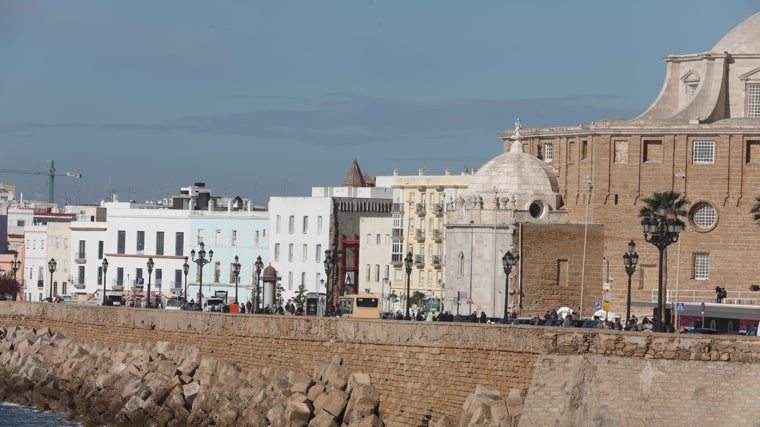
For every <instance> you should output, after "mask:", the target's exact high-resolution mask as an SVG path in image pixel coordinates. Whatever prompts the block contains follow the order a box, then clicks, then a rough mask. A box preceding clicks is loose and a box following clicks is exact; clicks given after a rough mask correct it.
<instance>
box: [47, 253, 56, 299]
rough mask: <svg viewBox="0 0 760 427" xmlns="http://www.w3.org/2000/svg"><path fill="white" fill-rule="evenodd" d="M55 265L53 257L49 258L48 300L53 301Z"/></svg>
mask: <svg viewBox="0 0 760 427" xmlns="http://www.w3.org/2000/svg"><path fill="white" fill-rule="evenodd" d="M56 266H58V263H57V262H55V258H50V261H48V271H49V272H50V302H53V273H55V268H56Z"/></svg>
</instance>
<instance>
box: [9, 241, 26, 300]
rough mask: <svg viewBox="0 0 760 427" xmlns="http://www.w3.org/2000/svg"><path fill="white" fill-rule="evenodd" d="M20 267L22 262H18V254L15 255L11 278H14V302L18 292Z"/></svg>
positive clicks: (12, 262)
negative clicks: (17, 280)
mask: <svg viewBox="0 0 760 427" xmlns="http://www.w3.org/2000/svg"><path fill="white" fill-rule="evenodd" d="M19 267H21V261H19V260H18V252H16V253H14V254H13V261H11V277H12V278H13V301H16V291H17V290H18V283H17V282H16V272H17V271H18V269H19ZM22 299H23V298H22Z"/></svg>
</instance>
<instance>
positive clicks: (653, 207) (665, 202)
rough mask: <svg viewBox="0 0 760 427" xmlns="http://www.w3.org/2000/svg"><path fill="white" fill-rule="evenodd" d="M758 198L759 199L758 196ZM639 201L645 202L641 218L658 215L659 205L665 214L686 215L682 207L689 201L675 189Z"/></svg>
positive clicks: (640, 211) (640, 213) (640, 212)
mask: <svg viewBox="0 0 760 427" xmlns="http://www.w3.org/2000/svg"><path fill="white" fill-rule="evenodd" d="M758 199H760V197H759V198H758ZM641 201H642V202H644V204H645V205H644V206H643V207H642V208H641V209H640V210H639V217H641V218H654V217H657V216H659V215H660V213H659V211H660V207H664V208H665V214H666V215H671V216H675V217H679V216H686V214H687V212H686V210H685V209H684V208H685V207H686V206H687V205H688V204H689V203H690V202H689V201H688V200H686V198H684V197H683V196H682V195H681V193H679V192H677V191H665V192H662V193H654V194H652V197H646V198H644V199H642V200H641ZM759 202H760V200H759ZM755 219H757V218H755Z"/></svg>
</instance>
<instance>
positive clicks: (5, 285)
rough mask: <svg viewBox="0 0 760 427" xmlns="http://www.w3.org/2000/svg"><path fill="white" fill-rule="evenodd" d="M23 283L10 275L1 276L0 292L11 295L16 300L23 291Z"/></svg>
mask: <svg viewBox="0 0 760 427" xmlns="http://www.w3.org/2000/svg"><path fill="white" fill-rule="evenodd" d="M21 288H22V286H21V283H19V282H18V281H17V280H16V279H14V278H12V277H8V276H4V277H0V293H2V294H3V295H9V296H10V299H11V300H12V301H16V296H17V295H18V294H19V293H20V292H21Z"/></svg>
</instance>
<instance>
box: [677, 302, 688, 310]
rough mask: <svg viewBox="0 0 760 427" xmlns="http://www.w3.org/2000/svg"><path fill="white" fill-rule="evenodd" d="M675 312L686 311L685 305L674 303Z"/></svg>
mask: <svg viewBox="0 0 760 427" xmlns="http://www.w3.org/2000/svg"><path fill="white" fill-rule="evenodd" d="M676 311H686V304H684V303H682V302H677V303H676Z"/></svg>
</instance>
